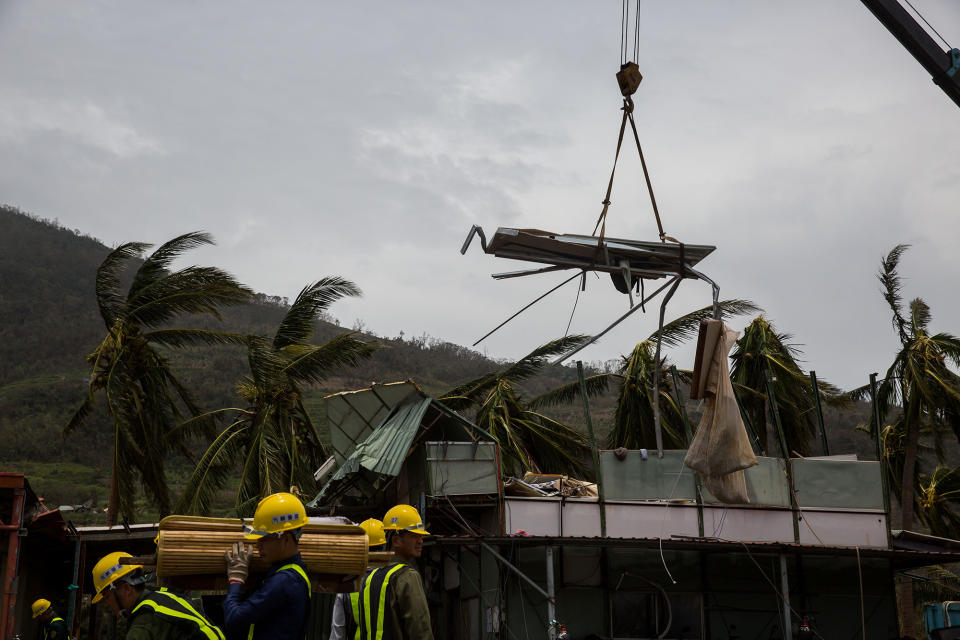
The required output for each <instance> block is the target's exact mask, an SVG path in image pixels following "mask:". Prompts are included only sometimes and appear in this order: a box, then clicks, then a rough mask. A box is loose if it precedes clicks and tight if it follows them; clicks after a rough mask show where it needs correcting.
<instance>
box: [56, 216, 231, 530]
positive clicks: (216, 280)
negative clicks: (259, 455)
mask: <svg viewBox="0 0 960 640" xmlns="http://www.w3.org/2000/svg"><path fill="white" fill-rule="evenodd" d="M206 244H213V240H212V239H211V237H210V236H209V235H207V234H206V233H202V232H193V233H187V234H184V235H182V236H178V237H176V238H174V239H173V240H170V241H169V242H167V243H166V244H163V245H161V246H160V247H159V248H158V249H157V250H156V251H154V252H153V253H152V254H150V255H149V256H148V257H147V258H146V260H144V261H143V263H142V264H141V265H140V267H139V269H137V272H136V274H135V275H134V276H133V281H132V284H131V285H130V287H129V289H128V290H127V292H126V294H124V293H123V291H122V287H121V283H120V277H119V276H120V273H121V271H122V270H123V269H124V268H125V267H126V266H127V265H128V263H129V262H130V261H131V260H133V259H135V258H138V257H139V256H140V255H141V254H142V253H143V252H144V251H146V250H147V249H148V248H150V246H151V245H149V244H145V243H142V242H128V243H125V244H122V245H120V246H119V247H117V248H116V249H114V250H113V251H111V252H110V253H109V254H108V255H107V257H106V259H105V260H104V261H103V262H102V263H101V264H100V267H99V268H98V269H97V280H96V297H97V304H98V306H99V309H100V315H101V317H102V318H103V323H104V325H105V327H106V329H107V335H106V337H105V338H104V339H103V342H101V343H100V346H98V347H97V348H96V350H95V351H94V352H93V353H92V354H90V355H89V356H87V362H88V363H90V364H91V365H92V370H91V373H90V380H89V385H88V391H87V397H86V399H85V400H84V401H83V403H82V404H81V405H80V407H79V408H78V409H77V410H76V412H75V413H74V414H73V417H72V418H71V419H70V421H69V422H68V423H67V426H66V428H65V429H64V436H65V437H66V436H67V435H68V434H70V433H71V432H73V431H74V430H75V429H76V428H77V427H79V426H80V425H81V424H83V423H84V421H85V420H86V419H87V418H88V417H89V415H90V414H91V413H92V412H93V410H94V408H95V406H96V396H97V393H98V392H101V391H102V392H103V395H104V399H105V400H106V405H107V410H108V412H109V414H110V418H111V420H112V422H113V429H114V447H113V466H112V474H111V482H110V506H109V510H108V523H109V524H111V525H112V524H115V523H116V521H117V518H118V516H119V515H121V514H122V515H124V516H125V517H127V518H128V519H129V520H131V521H132V520H133V519H134V516H135V509H134V495H135V493H136V487H135V485H136V483H137V481H139V484H140V486H141V487H142V489H143V491H144V493H145V494H146V495H147V497H148V498H149V499H150V500H151V501H152V502H153V504H155V505H156V506H157V507H158V508H159V510H160V514H161V515H165V514H167V513H169V512H170V495H169V490H168V487H167V479H166V475H165V471H164V459H165V457H166V455H167V454H168V453H170V452H171V450H173V449H175V448H177V447H178V446H179V445H180V444H181V442H182V441H181V440H179V439H177V438H176V437H170V433H171V429H172V428H173V426H174V425H176V424H177V423H179V422H180V421H181V420H182V419H183V415H182V409H181V407H185V408H186V409H187V411H188V412H189V413H190V414H191V415H197V414H199V413H200V411H199V409H198V407H197V406H196V404H195V403H194V402H193V400H192V399H191V397H190V394H189V392H188V391H187V389H186V388H184V386H183V385H182V384H181V383H180V382H179V381H178V380H177V378H176V377H175V376H174V375H173V372H172V371H171V369H170V367H169V364H168V362H167V360H166V358H165V357H164V356H163V354H162V351H161V350H162V349H163V348H180V347H184V346H188V345H195V344H242V343H243V341H244V338H243V336H238V335H235V334H232V333H225V332H219V331H208V330H202V329H187V328H171V327H169V325H170V323H171V322H172V321H174V320H175V319H176V318H177V317H178V316H180V315H181V314H201V315H211V316H214V317H216V318H218V319H219V318H220V313H219V311H220V309H221V308H222V307H225V306H228V305H235V304H239V303H243V302H246V301H247V300H248V299H249V296H250V291H249V290H248V289H247V288H246V287H244V286H243V285H241V284H240V283H238V282H237V281H236V280H235V279H234V278H233V277H232V276H231V275H230V274H228V273H226V272H224V271H221V270H220V269H217V268H214V267H197V266H191V267H186V268H183V269H180V270H177V271H171V270H170V264H171V262H172V261H173V260H174V259H175V258H177V257H178V256H180V255H181V254H182V253H184V252H185V251H188V250H190V249H193V248H196V247H198V246H201V245H206Z"/></svg>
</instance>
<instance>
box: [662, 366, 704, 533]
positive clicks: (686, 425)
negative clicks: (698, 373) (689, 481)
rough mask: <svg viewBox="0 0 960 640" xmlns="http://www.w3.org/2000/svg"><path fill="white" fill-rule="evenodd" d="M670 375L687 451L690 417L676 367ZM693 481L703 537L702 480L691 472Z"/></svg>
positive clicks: (690, 439)
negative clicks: (681, 420) (681, 391)
mask: <svg viewBox="0 0 960 640" xmlns="http://www.w3.org/2000/svg"><path fill="white" fill-rule="evenodd" d="M670 375H672V376H673V393H674V396H675V397H676V400H677V406H678V407H680V417H681V418H682V419H683V435H684V440H685V443H684V445H685V446H686V447H687V448H688V449H689V448H690V443H691V442H692V441H693V437H692V436H691V429H690V417H689V416H688V415H687V407H686V403H685V402H684V400H683V395H681V393H680V381H679V379H678V377H677V365H673V366H672V367H670ZM693 479H694V488H695V489H696V492H697V493H696V496H697V531H698V532H699V535H700V537H701V538H702V537H703V493H702V491H703V480H702V479H701V478H700V474H699V473H698V472H696V471H694V472H693Z"/></svg>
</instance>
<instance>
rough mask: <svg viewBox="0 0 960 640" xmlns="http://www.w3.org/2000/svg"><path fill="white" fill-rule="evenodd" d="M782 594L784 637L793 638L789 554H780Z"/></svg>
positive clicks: (787, 639)
mask: <svg viewBox="0 0 960 640" xmlns="http://www.w3.org/2000/svg"><path fill="white" fill-rule="evenodd" d="M780 594H781V596H783V638H784V640H793V623H792V622H791V620H790V580H789V579H788V576H787V556H785V555H783V554H782V553H781V554H780Z"/></svg>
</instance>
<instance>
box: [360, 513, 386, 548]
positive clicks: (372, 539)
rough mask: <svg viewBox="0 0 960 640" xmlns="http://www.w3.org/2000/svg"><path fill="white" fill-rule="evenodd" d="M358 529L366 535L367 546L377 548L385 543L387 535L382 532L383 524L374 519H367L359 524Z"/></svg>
mask: <svg viewBox="0 0 960 640" xmlns="http://www.w3.org/2000/svg"><path fill="white" fill-rule="evenodd" d="M360 528H361V529H363V530H364V531H365V532H366V534H367V540H368V542H367V546H369V547H377V546H379V545H381V544H386V543H387V535H386V534H385V533H384V532H383V523H382V522H380V521H379V520H377V519H376V518H368V519H367V520H364V521H363V522H361V523H360Z"/></svg>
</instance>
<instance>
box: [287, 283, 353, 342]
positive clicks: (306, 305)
mask: <svg viewBox="0 0 960 640" xmlns="http://www.w3.org/2000/svg"><path fill="white" fill-rule="evenodd" d="M362 295H363V293H362V292H361V291H360V288H359V287H357V286H356V285H355V284H354V283H352V282H350V281H349V280H346V279H344V278H341V277H339V276H332V277H329V278H323V279H321V280H319V281H317V282H314V283H313V284H310V285H307V286H306V287H304V288H303V290H302V291H300V294H299V295H298V296H297V299H296V300H295V301H294V302H293V304H292V305H291V306H290V310H289V311H288V312H287V314H286V315H285V316H284V317H283V320H282V321H281V322H280V326H279V328H277V332H276V334H275V335H274V338H273V346H274V347H275V348H277V349H282V348H283V347H286V346H288V345H291V344H302V343H304V342H307V341H308V340H310V337H311V336H312V335H313V325H314V323H315V322H316V321H317V317H318V316H319V315H320V313H321V312H323V311H326V310H327V308H329V307H330V305H331V304H333V303H334V302H336V301H337V300H340V299H341V298H344V297H347V296H352V297H359V296H362Z"/></svg>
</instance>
